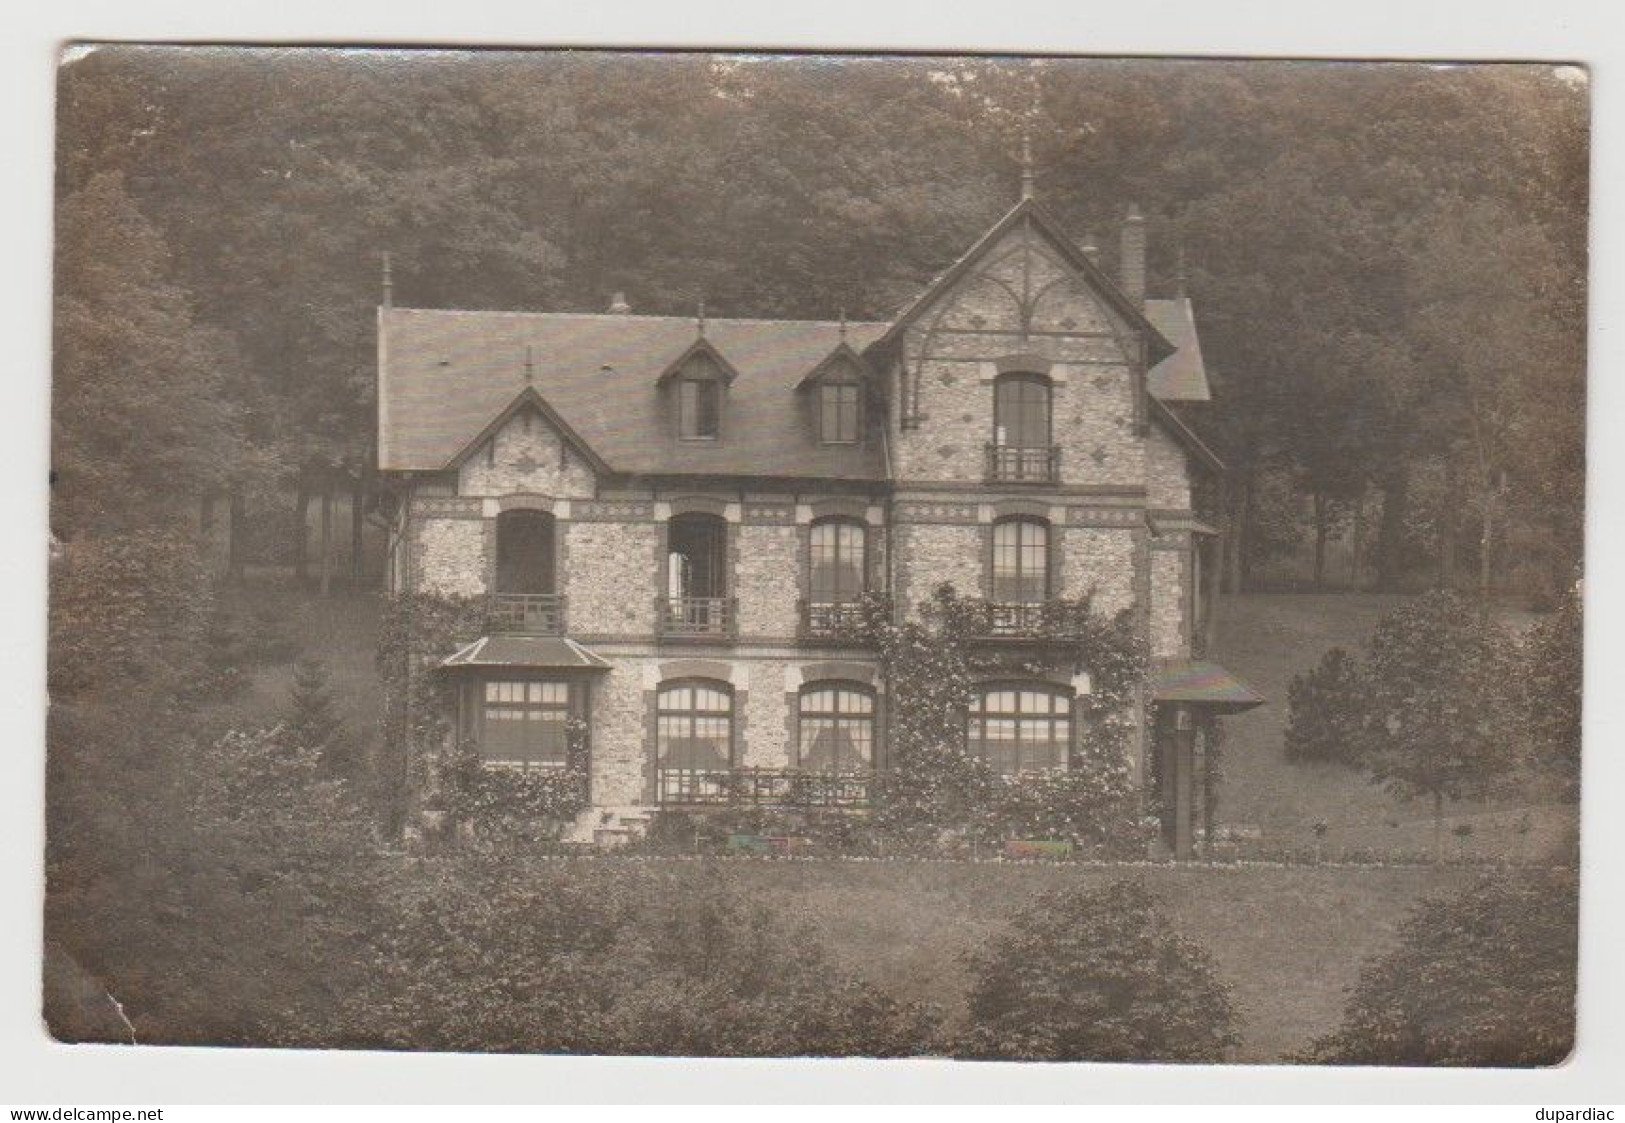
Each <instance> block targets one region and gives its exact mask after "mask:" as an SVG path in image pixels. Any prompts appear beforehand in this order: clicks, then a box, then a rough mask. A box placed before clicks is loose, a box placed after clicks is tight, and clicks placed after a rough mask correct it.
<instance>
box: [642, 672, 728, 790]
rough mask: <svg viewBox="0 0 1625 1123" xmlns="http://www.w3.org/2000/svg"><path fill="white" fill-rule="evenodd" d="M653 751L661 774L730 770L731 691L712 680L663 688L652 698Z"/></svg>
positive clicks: (676, 684) (678, 683) (681, 683)
mask: <svg viewBox="0 0 1625 1123" xmlns="http://www.w3.org/2000/svg"><path fill="white" fill-rule="evenodd" d="M655 749H656V755H657V757H658V758H659V766H660V768H661V770H662V771H666V770H699V771H718V770H724V769H727V768H729V767H731V766H732V764H733V690H732V689H731V688H730V687H729V686H728V684H727V683H725V682H715V681H713V680H711V679H685V680H681V681H678V682H670V683H666V684H664V685H662V686H661V687H660V691H659V693H658V694H657V695H656V698H655Z"/></svg>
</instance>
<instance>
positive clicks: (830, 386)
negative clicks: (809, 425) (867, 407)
mask: <svg viewBox="0 0 1625 1123" xmlns="http://www.w3.org/2000/svg"><path fill="white" fill-rule="evenodd" d="M818 439H819V441H821V442H822V443H824V444H827V445H850V444H857V443H858V384H857V383H855V382H826V383H824V384H823V385H821V386H820V387H819V388H818Z"/></svg>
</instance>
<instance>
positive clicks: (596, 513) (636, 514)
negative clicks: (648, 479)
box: [570, 499, 655, 522]
mask: <svg viewBox="0 0 1625 1123" xmlns="http://www.w3.org/2000/svg"><path fill="white" fill-rule="evenodd" d="M570 517H571V518H572V519H576V520H577V521H580V522H646V521H648V520H650V519H653V518H654V517H655V507H654V504H653V503H652V502H642V501H633V500H624V499H580V500H576V501H575V502H574V503H572V504H571V505H570Z"/></svg>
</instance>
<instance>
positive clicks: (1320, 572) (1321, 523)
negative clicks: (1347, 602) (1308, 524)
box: [1314, 491, 1331, 592]
mask: <svg viewBox="0 0 1625 1123" xmlns="http://www.w3.org/2000/svg"><path fill="white" fill-rule="evenodd" d="M1314 504H1315V581H1314V583H1315V591H1316V592H1319V591H1320V590H1322V589H1324V588H1325V587H1326V539H1327V538H1328V537H1330V535H1331V526H1330V519H1329V518H1328V517H1327V514H1326V496H1325V495H1324V494H1323V493H1322V492H1319V491H1317V492H1315V493H1314Z"/></svg>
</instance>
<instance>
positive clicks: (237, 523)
mask: <svg viewBox="0 0 1625 1123" xmlns="http://www.w3.org/2000/svg"><path fill="white" fill-rule="evenodd" d="M228 519H229V526H228V527H227V529H228V530H229V532H230V537H231V541H230V543H229V544H228V545H227V554H226V573H227V575H228V576H229V577H230V579H231V580H232V581H235V582H236V583H238V584H239V585H240V584H242V582H243V577H244V574H245V573H246V571H247V568H248V558H247V551H246V550H245V549H244V546H245V545H246V543H244V541H243V536H244V535H245V534H246V532H247V530H248V510H247V501H246V500H245V499H244V498H243V489H242V488H241V487H240V486H233V487H232V489H231V510H230V514H229V516H228Z"/></svg>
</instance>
